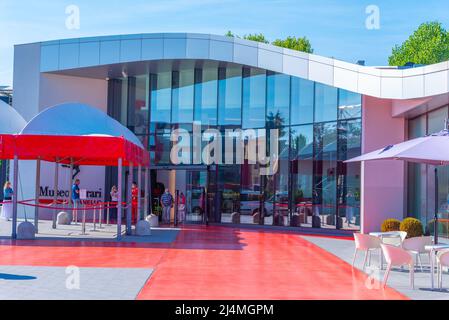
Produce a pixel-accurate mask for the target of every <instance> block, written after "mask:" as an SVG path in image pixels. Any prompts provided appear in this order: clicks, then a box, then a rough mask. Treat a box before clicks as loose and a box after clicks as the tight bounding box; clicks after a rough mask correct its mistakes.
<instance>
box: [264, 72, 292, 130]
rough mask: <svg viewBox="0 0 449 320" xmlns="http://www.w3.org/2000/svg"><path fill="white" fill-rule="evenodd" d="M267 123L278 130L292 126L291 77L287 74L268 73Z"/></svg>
mask: <svg viewBox="0 0 449 320" xmlns="http://www.w3.org/2000/svg"><path fill="white" fill-rule="evenodd" d="M273 119H275V120H273ZM267 122H272V123H274V126H275V127H276V128H277V127H280V126H287V125H289V124H290V77H289V76H287V75H285V74H280V73H274V72H270V71H269V72H267Z"/></svg>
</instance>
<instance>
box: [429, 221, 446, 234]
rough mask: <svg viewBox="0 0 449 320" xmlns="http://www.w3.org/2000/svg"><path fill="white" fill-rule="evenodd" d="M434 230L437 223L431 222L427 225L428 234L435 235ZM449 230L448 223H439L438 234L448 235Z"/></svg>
mask: <svg viewBox="0 0 449 320" xmlns="http://www.w3.org/2000/svg"><path fill="white" fill-rule="evenodd" d="M434 228H435V221H434V220H431V221H429V223H428V224H427V230H426V234H427V235H433V232H434ZM448 230H449V222H448V221H438V234H443V235H447V234H448Z"/></svg>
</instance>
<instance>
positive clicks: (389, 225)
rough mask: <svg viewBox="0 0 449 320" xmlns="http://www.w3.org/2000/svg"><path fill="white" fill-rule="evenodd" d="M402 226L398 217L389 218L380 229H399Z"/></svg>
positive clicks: (387, 230) (383, 230)
mask: <svg viewBox="0 0 449 320" xmlns="http://www.w3.org/2000/svg"><path fill="white" fill-rule="evenodd" d="M400 226H401V221H399V220H397V219H387V220H385V221H384V222H383V223H382V226H381V228H380V231H382V232H390V231H399V229H400Z"/></svg>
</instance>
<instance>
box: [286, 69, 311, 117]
mask: <svg viewBox="0 0 449 320" xmlns="http://www.w3.org/2000/svg"><path fill="white" fill-rule="evenodd" d="M291 90H292V92H291V118H292V119H291V124H292V125H295V124H306V123H312V122H313V103H314V96H315V91H314V90H315V83H314V82H313V81H309V80H305V79H301V78H297V77H292V89H291Z"/></svg>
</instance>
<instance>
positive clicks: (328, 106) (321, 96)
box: [315, 83, 338, 122]
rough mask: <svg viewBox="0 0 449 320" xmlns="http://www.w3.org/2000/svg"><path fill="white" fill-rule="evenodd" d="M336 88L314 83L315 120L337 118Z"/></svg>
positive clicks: (322, 120)
mask: <svg viewBox="0 0 449 320" xmlns="http://www.w3.org/2000/svg"><path fill="white" fill-rule="evenodd" d="M337 92H338V90H337V88H334V87H330V86H328V85H325V84H321V83H317V84H316V85H315V122H324V121H335V120H337Z"/></svg>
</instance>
